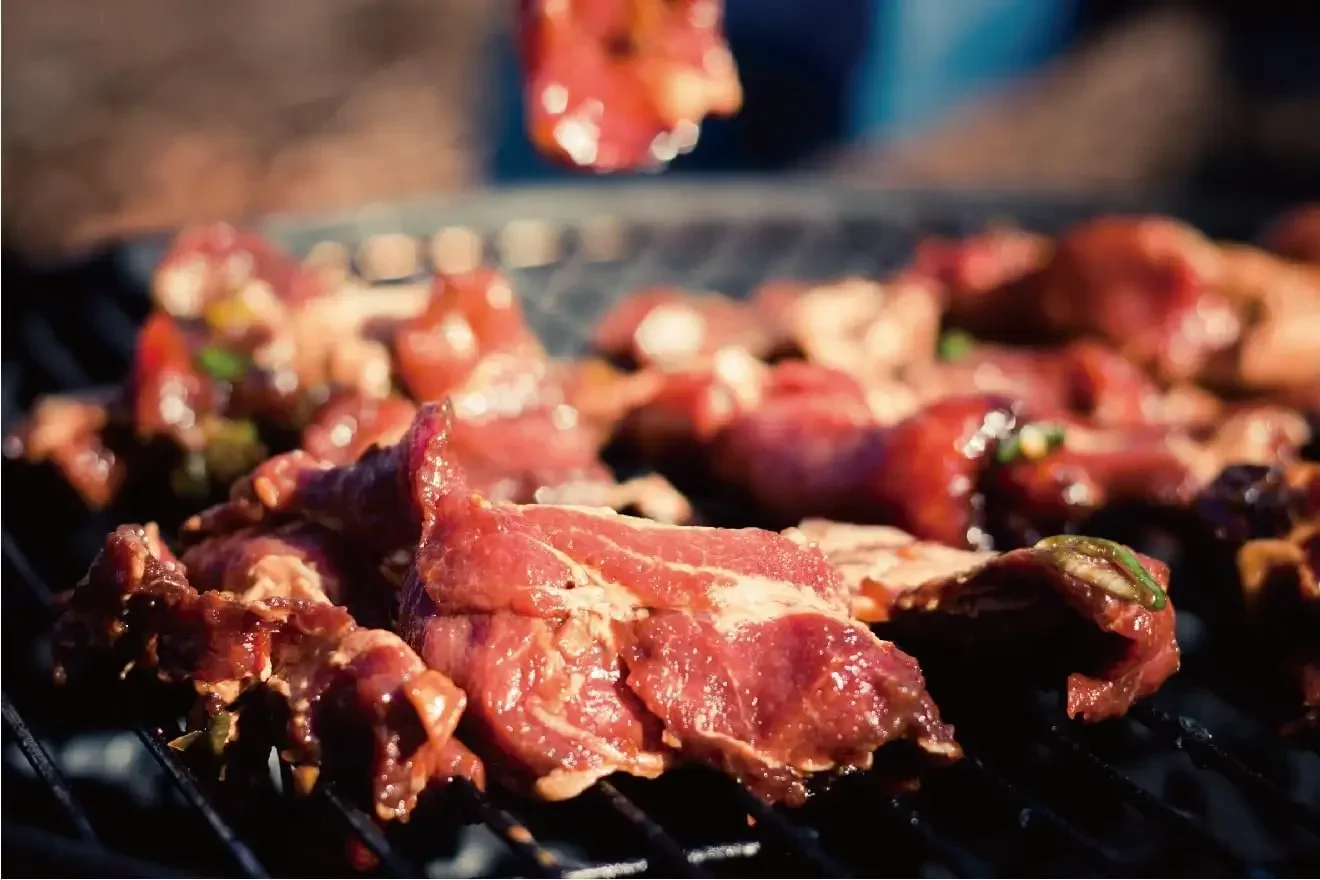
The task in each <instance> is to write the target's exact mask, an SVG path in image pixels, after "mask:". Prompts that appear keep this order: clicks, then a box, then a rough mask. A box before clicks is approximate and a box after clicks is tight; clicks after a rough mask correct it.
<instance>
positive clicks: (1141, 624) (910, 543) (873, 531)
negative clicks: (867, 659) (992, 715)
mask: <svg viewBox="0 0 1320 880" xmlns="http://www.w3.org/2000/svg"><path fill="white" fill-rule="evenodd" d="M786 534H788V535H789V536H790V537H792V538H793V539H794V540H797V541H799V542H801V543H803V544H805V545H809V546H815V547H817V548H819V549H820V550H821V552H823V553H824V554H825V558H826V559H828V560H829V561H830V562H831V563H833V564H834V565H836V566H838V567H839V569H840V570H841V571H842V572H843V574H844V580H845V581H846V582H847V584H848V587H849V588H850V590H851V592H852V607H853V613H854V614H855V615H856V616H857V617H858V618H859V619H861V620H865V621H868V622H872V623H884V624H885V625H886V626H887V627H889V628H890V629H891V630H893V631H895V632H901V631H902V630H903V629H904V628H905V627H908V626H912V625H913V624H917V625H920V624H924V623H927V622H929V621H928V620H927V619H926V618H929V617H934V616H936V615H944V616H949V617H962V618H966V619H967V620H971V621H985V623H983V624H980V626H981V628H982V629H990V630H994V631H999V632H1005V631H1006V632H1018V633H1021V632H1022V630H1021V629H1019V628H1018V627H1015V626H1014V619H1015V618H1021V617H1023V616H1024V615H1025V614H1028V613H1030V614H1033V615H1036V616H1039V615H1040V613H1041V612H1042V611H1045V612H1046V614H1047V615H1048V616H1047V617H1046V619H1045V622H1044V624H1043V625H1044V626H1046V627H1052V628H1058V626H1059V625H1060V624H1061V623H1063V624H1066V623H1067V622H1068V620H1069V618H1071V619H1073V620H1078V621H1085V622H1087V623H1090V624H1092V625H1093V626H1094V627H1095V629H1097V630H1098V631H1100V632H1103V633H1106V634H1110V635H1112V636H1113V637H1115V638H1116V639H1119V640H1121V644H1122V649H1121V651H1119V652H1118V653H1117V659H1112V660H1111V659H1109V658H1108V656H1107V655H1108V653H1109V652H1108V651H1106V650H1104V649H1103V648H1101V650H1099V652H1098V653H1099V657H1081V658H1078V661H1079V662H1080V663H1081V664H1082V665H1084V666H1087V667H1090V668H1094V667H1099V668H1098V669H1094V671H1088V672H1075V673H1072V674H1070V675H1069V676H1068V688H1067V711H1068V714H1069V715H1070V716H1074V717H1076V716H1080V717H1082V718H1084V719H1085V720H1087V721H1099V720H1102V719H1105V718H1111V717H1114V716H1117V715H1122V714H1123V713H1125V712H1126V711H1127V710H1128V708H1129V707H1130V706H1131V705H1132V703H1133V702H1135V701H1136V700H1138V699H1141V698H1142V697H1145V696H1149V695H1150V694H1152V693H1154V692H1155V691H1156V690H1157V689H1158V688H1159V686H1160V685H1161V684H1163V683H1164V681H1165V680H1166V679H1167V678H1168V677H1169V676H1170V675H1172V674H1173V673H1174V672H1176V671H1177V670H1178V664H1179V652H1178V643H1177V641H1176V639H1175V635H1174V613H1173V605H1172V604H1171V603H1169V601H1168V597H1167V595H1166V593H1165V591H1166V589H1167V587H1168V580H1169V571H1168V568H1167V567H1166V566H1165V565H1164V564H1163V563H1161V562H1158V561H1157V560H1154V559H1151V558H1149V557H1147V556H1143V555H1141V554H1138V553H1135V552H1133V551H1131V550H1128V549H1127V548H1125V547H1123V546H1121V545H1118V544H1114V543H1112V542H1109V541H1103V540H1100V539H1095V538H1086V537H1081V536H1056V537H1051V538H1046V539H1044V540H1042V541H1041V542H1040V543H1038V544H1037V545H1036V546H1034V547H1029V548H1025V549H1020V550H1011V551H1009V552H1007V553H998V554H997V553H991V552H978V551H971V550H960V549H956V548H953V547H947V546H945V545H942V544H938V543H935V542H931V541H919V540H917V539H916V538H914V537H912V536H911V535H909V534H907V533H906V532H903V531H900V530H898V529H894V528H890V527H887V526H859V525H850V524H846V523H835V522H829V521H826V520H807V521H805V522H803V523H802V524H801V525H799V526H798V527H796V528H794V529H790V530H789V531H788V532H787V533H786ZM1019 622H1022V621H1019ZM1033 624H1034V625H1035V626H1041V625H1042V624H1041V623H1039V622H1036V621H1033ZM1036 632H1039V630H1036ZM1081 641H1082V643H1083V644H1088V645H1091V646H1094V645H1093V643H1089V642H1085V640H1081Z"/></svg>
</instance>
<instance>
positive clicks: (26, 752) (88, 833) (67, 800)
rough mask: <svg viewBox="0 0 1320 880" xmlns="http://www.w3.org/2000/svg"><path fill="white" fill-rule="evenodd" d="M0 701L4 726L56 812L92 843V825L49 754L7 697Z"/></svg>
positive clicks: (0, 694)
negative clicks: (53, 804) (0, 702)
mask: <svg viewBox="0 0 1320 880" xmlns="http://www.w3.org/2000/svg"><path fill="white" fill-rule="evenodd" d="M0 701H3V706H2V708H3V711H4V719H5V724H6V725H7V726H8V727H9V729H10V730H11V731H13V733H14V736H15V738H17V740H18V748H19V750H20V751H22V752H23V756H24V757H25V758H27V760H28V763H29V764H31V765H32V769H33V770H34V771H35V772H36V774H37V776H39V777H40V778H41V781H42V782H43V783H45V785H46V789H47V790H48V791H49V792H50V795H51V797H52V798H54V799H55V802H56V803H57V804H59V806H60V809H61V810H63V811H64V814H65V816H66V817H67V818H68V820H69V824H70V825H72V826H73V829H74V830H75V831H76V832H78V836H79V837H81V838H82V839H83V840H85V841H87V842H88V843H96V841H97V835H96V830H95V829H94V828H93V827H92V822H91V820H90V819H88V818H87V814H86V813H85V812H84V811H83V808H82V805H81V804H79V803H78V798H77V796H76V795H74V793H73V789H72V788H71V787H70V785H69V781H68V780H67V779H65V778H64V774H63V773H61V772H60V768H59V767H57V766H55V762H54V761H53V760H52V759H51V757H50V753H49V752H47V751H46V747H45V746H43V745H42V744H41V742H40V740H38V739H37V738H36V737H35V736H34V735H33V734H32V731H31V730H29V729H28V726H27V723H26V722H24V721H23V716H22V715H20V714H19V713H18V708H17V707H16V706H14V704H13V703H12V702H10V700H9V695H8V694H3V693H0Z"/></svg>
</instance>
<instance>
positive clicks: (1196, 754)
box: [1129, 704, 1320, 836]
mask: <svg viewBox="0 0 1320 880" xmlns="http://www.w3.org/2000/svg"><path fill="white" fill-rule="evenodd" d="M1129 714H1130V715H1131V716H1132V717H1133V718H1135V719H1136V720H1138V721H1140V722H1141V723H1142V724H1144V725H1145V726H1146V727H1148V728H1150V729H1151V730H1152V731H1154V732H1155V733H1157V734H1159V735H1160V736H1162V737H1163V738H1164V739H1166V740H1167V741H1169V742H1171V743H1172V744H1173V745H1175V746H1176V747H1177V748H1179V749H1182V750H1183V751H1185V752H1187V754H1188V755H1189V756H1190V757H1191V759H1192V761H1194V762H1195V763H1196V764H1198V765H1201V766H1205V767H1210V768H1212V769H1214V770H1215V771H1217V772H1218V773H1220V774H1221V775H1222V776H1224V777H1225V778H1227V779H1229V780H1231V781H1232V782H1233V783H1234V784H1236V785H1238V786H1239V787H1241V788H1243V789H1245V790H1246V791H1247V792H1249V793H1250V794H1252V795H1254V796H1255V797H1257V798H1259V799H1260V800H1261V801H1262V802H1264V803H1266V804H1269V805H1270V806H1271V807H1273V808H1274V809H1275V811H1276V812H1278V813H1279V814H1280V815H1281V816H1287V817H1288V818H1289V819H1291V820H1292V821H1293V822H1296V823H1297V824H1298V825H1300V826H1301V827H1303V828H1305V829H1307V830H1308V831H1310V832H1311V833H1312V834H1315V835H1317V836H1320V813H1317V812H1316V811H1315V810H1314V809H1312V808H1311V807H1309V806H1307V805H1306V804H1303V803H1301V802H1299V801H1297V800H1294V799H1293V798H1292V797H1290V796H1289V795H1288V794H1287V793H1286V792H1284V791H1281V790H1280V789H1279V787H1278V786H1277V785H1275V784H1274V783H1273V782H1271V781H1270V780H1269V779H1268V778H1266V777H1265V776H1264V775H1263V774H1261V773H1260V772H1259V771H1257V770H1255V769H1254V768H1252V767H1248V766H1247V765H1246V764H1244V763H1242V761H1241V760H1239V759H1238V758H1237V757H1236V756H1234V755H1232V754H1230V753H1229V752H1227V751H1225V750H1224V748H1223V747H1222V746H1220V745H1219V744H1218V743H1216V742H1215V741H1214V735H1213V734H1211V733H1210V731H1208V730H1206V729H1205V728H1204V727H1202V726H1201V725H1200V724H1198V723H1197V722H1196V721H1193V720H1192V719H1190V718H1185V717H1182V716H1178V717H1174V716H1172V715H1170V714H1169V713H1167V712H1164V711H1162V710H1160V709H1157V708H1155V707H1154V706H1150V705H1146V704H1140V705H1137V706H1134V707H1132V711H1131V712H1130V713H1129Z"/></svg>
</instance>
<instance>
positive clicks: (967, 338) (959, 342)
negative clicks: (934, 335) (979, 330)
mask: <svg viewBox="0 0 1320 880" xmlns="http://www.w3.org/2000/svg"><path fill="white" fill-rule="evenodd" d="M974 348H976V337H975V336H973V335H972V334H970V333H968V332H967V331H965V330H946V331H945V332H944V333H943V334H941V336H940V341H939V342H938V343H937V344H936V346H935V352H936V356H937V357H939V359H940V360H942V361H958V360H962V359H963V358H965V357H967V355H969V354H971V353H972V349H974Z"/></svg>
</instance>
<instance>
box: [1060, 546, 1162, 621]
mask: <svg viewBox="0 0 1320 880" xmlns="http://www.w3.org/2000/svg"><path fill="white" fill-rule="evenodd" d="M1036 549H1037V550H1044V551H1045V552H1047V553H1049V555H1050V556H1051V558H1053V559H1054V561H1055V562H1056V563H1058V565H1059V566H1060V567H1061V568H1062V569H1063V570H1064V571H1066V572H1067V573H1068V574H1071V575H1073V576H1074V577H1076V578H1079V579H1081V580H1083V581H1085V582H1086V583H1088V584H1090V585H1091V586H1093V587H1096V588H1097V589H1099V590H1102V591H1104V592H1106V593H1108V594H1109V595H1111V596H1114V597H1116V598H1119V599H1125V600H1127V601H1130V602H1137V603H1139V604H1140V605H1141V606H1142V607H1143V608H1147V609H1149V610H1151V611H1162V610H1163V609H1164V607H1165V606H1166V605H1167V604H1168V603H1169V597H1168V595H1167V594H1166V593H1165V592H1164V590H1163V589H1161V587H1160V585H1159V584H1158V583H1156V581H1155V579H1154V578H1153V577H1151V576H1150V572H1148V571H1147V570H1146V567H1145V566H1144V565H1142V564H1141V560H1139V559H1137V555H1136V554H1135V553H1133V552H1132V551H1131V550H1129V549H1128V548H1127V547H1124V546H1123V545H1122V544H1118V543H1115V542H1113V541H1109V540H1106V539H1104V538H1092V537H1089V536H1087V535H1053V536H1051V537H1049V538H1043V539H1041V540H1040V541H1038V542H1037V543H1036Z"/></svg>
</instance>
